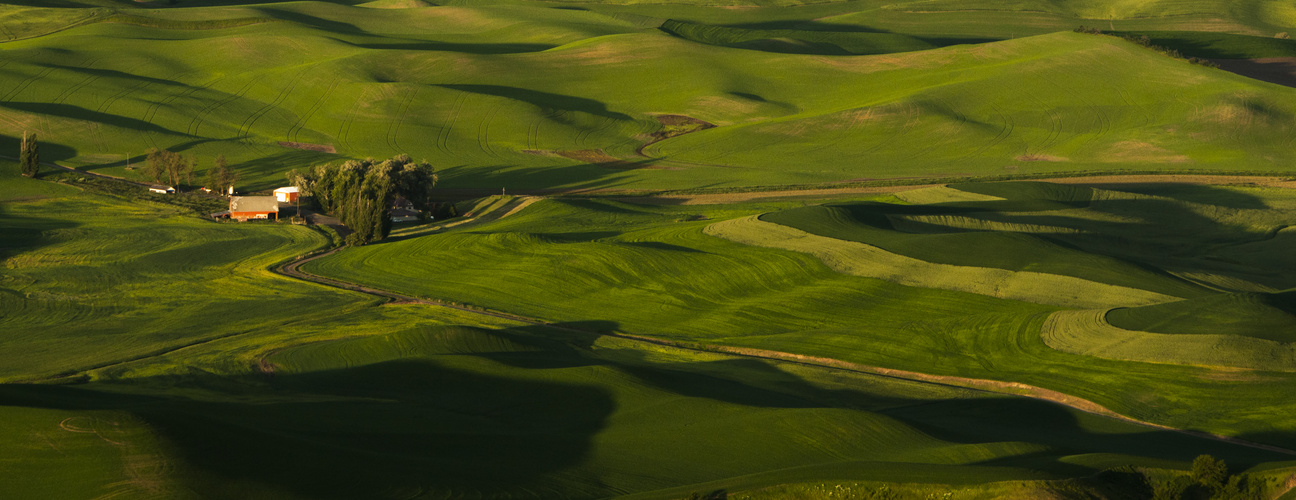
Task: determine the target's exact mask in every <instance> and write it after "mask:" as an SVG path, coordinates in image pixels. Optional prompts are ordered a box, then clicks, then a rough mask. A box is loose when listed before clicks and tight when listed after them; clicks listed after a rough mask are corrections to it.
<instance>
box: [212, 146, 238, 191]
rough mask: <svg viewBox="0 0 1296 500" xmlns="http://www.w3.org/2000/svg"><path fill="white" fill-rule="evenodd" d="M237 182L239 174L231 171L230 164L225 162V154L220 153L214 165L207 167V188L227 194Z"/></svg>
mask: <svg viewBox="0 0 1296 500" xmlns="http://www.w3.org/2000/svg"><path fill="white" fill-rule="evenodd" d="M235 182H238V175H236V174H235V173H234V172H231V171H230V169H229V165H228V164H226V163H225V155H220V156H217V157H216V161H215V162H214V163H212V167H211V168H209V169H207V179H206V180H204V181H203V184H205V185H206V186H207V189H211V190H212V191H216V192H218V193H220V194H225V193H228V192H229V188H230V186H233V185H234V183H235Z"/></svg>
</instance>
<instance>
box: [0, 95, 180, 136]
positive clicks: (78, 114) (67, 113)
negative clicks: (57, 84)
mask: <svg viewBox="0 0 1296 500" xmlns="http://www.w3.org/2000/svg"><path fill="white" fill-rule="evenodd" d="M0 107H2V108H8V109H13V110H17V111H22V112H25V113H32V114H36V115H41V114H44V115H50V116H56V117H62V118H68V119H71V120H85V121H91V122H99V123H104V124H107V125H112V126H115V127H121V128H123V129H128V130H138V131H141V132H157V133H160V134H171V135H184V134H183V133H182V132H177V131H175V130H171V129H167V128H162V127H160V126H158V125H156V124H153V123H150V122H146V121H144V120H140V119H137V118H128V117H125V116H121V115H114V114H109V113H100V112H98V111H93V110H90V109H86V108H83V107H81V106H73V105H71V104H54V103H48V102H0ZM42 146H43V144H42Z"/></svg>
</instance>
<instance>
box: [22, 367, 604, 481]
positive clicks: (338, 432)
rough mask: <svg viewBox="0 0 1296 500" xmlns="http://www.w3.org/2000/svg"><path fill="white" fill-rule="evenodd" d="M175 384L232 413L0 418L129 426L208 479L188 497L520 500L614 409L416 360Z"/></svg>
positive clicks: (573, 389)
mask: <svg viewBox="0 0 1296 500" xmlns="http://www.w3.org/2000/svg"><path fill="white" fill-rule="evenodd" d="M167 382H168V385H170V387H172V388H174V389H177V390H182V391H183V390H185V389H189V390H192V389H193V388H194V387H195V386H197V387H203V388H204V390H217V391H219V392H222V393H223V396H224V397H226V398H228V399H226V400H216V401H211V400H197V399H186V398H182V397H174V396H168V395H166V391H149V390H148V388H147V385H144V386H142V387H143V388H144V391H143V392H144V393H145V394H144V395H140V394H122V393H111V392H101V391H96V390H87V389H90V388H94V387H95V386H93V385H92V386H88V387H87V388H86V389H83V388H80V387H58V386H40V385H3V386H0V404H3V405H9V406H31V407H42V408H57V409H64V410H74V411H98V410H116V411H125V412H129V413H130V414H132V415H134V416H135V417H137V418H139V419H140V420H142V421H144V422H146V423H147V425H148V426H149V427H151V428H152V429H154V430H155V431H156V432H157V433H158V434H159V435H160V436H161V437H162V438H163V439H164V440H165V441H166V442H167V443H168V447H169V448H172V449H173V450H175V453H176V454H177V455H178V457H177V458H180V459H181V462H182V463H184V464H185V466H186V468H188V469H192V470H196V471H198V472H199V474H198V475H197V476H198V478H197V480H196V481H194V483H196V484H189V485H187V486H189V487H191V488H195V489H198V490H200V491H206V492H208V493H210V494H212V495H214V496H217V497H229V498H233V497H240V496H244V495H246V494H248V493H251V492H254V491H257V490H258V488H260V486H258V485H266V486H271V487H272V488H273V489H276V490H287V491H290V492H293V493H295V494H297V495H303V496H305V497H309V498H386V497H388V496H389V495H390V493H391V492H392V491H394V490H404V491H427V490H436V491H443V492H444V491H457V492H464V491H485V492H489V493H488V494H487V496H499V495H506V496H512V495H516V494H518V493H520V492H523V491H526V490H525V488H527V487H528V486H531V485H533V483H535V482H537V481H538V480H540V479H541V478H542V477H544V476H546V475H548V474H553V473H557V472H558V471H561V470H563V469H564V468H567V467H572V466H575V465H577V464H579V463H580V462H581V460H582V459H583V458H584V456H585V455H586V454H587V452H588V449H589V447H590V440H591V437H592V436H593V435H594V434H596V433H597V432H598V431H599V430H600V429H601V428H602V427H603V425H604V421H605V420H606V418H607V417H608V415H609V414H611V412H612V411H613V409H614V407H615V404H614V402H613V401H612V399H611V397H610V395H609V394H608V393H607V392H606V391H604V390H602V389H600V388H597V387H593V386H588V385H574V384H565V383H554V382H547V381H543V380H518V379H515V378H505V377H498V376H493V375H488V374H481V373H477V372H475V371H464V370H461V369H455V368H445V367H441V366H438V365H437V364H435V363H430V362H426V361H419V360H393V361H388V362H383V363H377V364H372V365H366V366H360V367H355V368H347V369H337V370H327V371H320V372H309V373H302V374H293V375H276V376H275V377H273V378H272V379H270V380H269V381H267V382H263V383H261V384H256V385H253V384H254V383H252V382H249V381H241V382H240V381H221V380H212V379H211V378H210V377H207V378H205V379H191V380H170V381H167ZM149 383H150V382H147V381H146V382H145V384H149ZM171 384H174V385H171ZM123 388H129V387H123ZM213 388H219V389H213ZM135 391H139V388H136V389H134V390H132V392H135ZM241 399H250V400H247V401H244V402H240V400H241ZM186 479H193V478H186Z"/></svg>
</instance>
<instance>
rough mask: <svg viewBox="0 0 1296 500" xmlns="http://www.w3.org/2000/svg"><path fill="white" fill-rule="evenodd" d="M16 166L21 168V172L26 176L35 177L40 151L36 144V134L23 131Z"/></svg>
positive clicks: (38, 165)
mask: <svg viewBox="0 0 1296 500" xmlns="http://www.w3.org/2000/svg"><path fill="white" fill-rule="evenodd" d="M18 166H19V167H21V169H22V174H23V175H25V176H27V177H36V173H37V172H40V151H39V150H38V148H37V146H36V134H28V133H27V132H23V137H22V145H21V146H19V149H18Z"/></svg>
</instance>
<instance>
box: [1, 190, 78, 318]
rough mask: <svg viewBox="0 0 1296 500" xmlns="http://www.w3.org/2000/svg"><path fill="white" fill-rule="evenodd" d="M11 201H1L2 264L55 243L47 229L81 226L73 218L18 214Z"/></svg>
mask: <svg viewBox="0 0 1296 500" xmlns="http://www.w3.org/2000/svg"><path fill="white" fill-rule="evenodd" d="M37 182H38V181H37ZM10 203H13V202H12V201H0V265H3V264H4V262H5V261H6V260H8V259H10V258H13V257H16V256H18V255H22V254H23V253H26V252H31V251H33V250H36V249H38V248H41V247H44V246H48V245H51V244H53V243H54V241H52V240H50V239H49V238H48V237H47V236H46V234H45V232H46V231H53V230H59V229H73V228H77V227H80V226H81V224H80V223H78V222H76V221H72V220H64V219H55V218H51V217H41V218H39V219H37V218H31V217H20V216H16V215H14V214H13V213H12V210H11V209H10V208H9V207H8V206H7V205H8V204H10ZM4 315H5V314H4V311H3V310H0V317H3V316H4Z"/></svg>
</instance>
